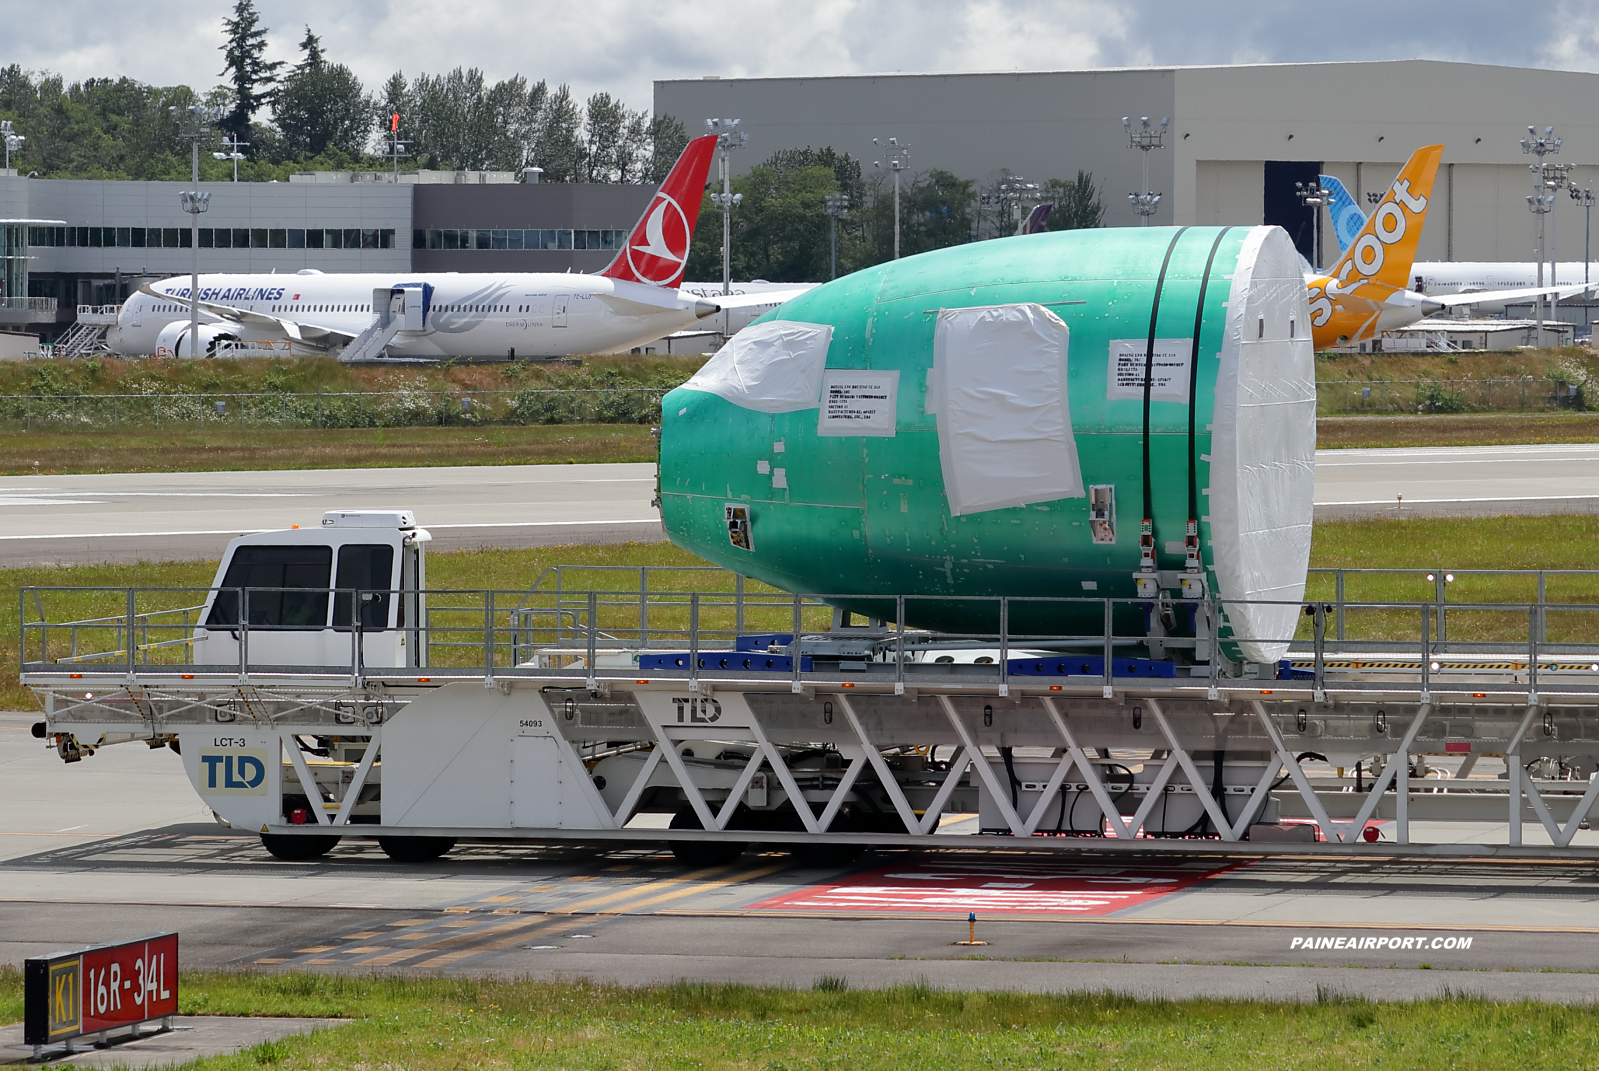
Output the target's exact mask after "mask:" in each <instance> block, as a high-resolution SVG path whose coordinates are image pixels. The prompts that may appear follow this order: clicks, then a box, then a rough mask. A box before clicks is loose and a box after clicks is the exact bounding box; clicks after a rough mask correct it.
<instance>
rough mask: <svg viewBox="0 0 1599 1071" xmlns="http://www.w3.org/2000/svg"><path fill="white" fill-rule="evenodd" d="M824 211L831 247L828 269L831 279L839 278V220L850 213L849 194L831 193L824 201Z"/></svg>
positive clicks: (828, 242)
mask: <svg viewBox="0 0 1599 1071" xmlns="http://www.w3.org/2000/svg"><path fill="white" fill-rule="evenodd" d="M822 211H823V212H824V213H825V214H826V215H827V231H828V235H827V244H828V246H829V249H830V262H831V265H832V266H831V268H830V269H829V271H828V275H827V277H828V278H829V279H837V278H838V221H839V220H841V219H843V218H844V217H845V216H847V215H848V214H849V194H847V193H830V194H828V195H827V196H826V197H825V198H823V202H822Z"/></svg>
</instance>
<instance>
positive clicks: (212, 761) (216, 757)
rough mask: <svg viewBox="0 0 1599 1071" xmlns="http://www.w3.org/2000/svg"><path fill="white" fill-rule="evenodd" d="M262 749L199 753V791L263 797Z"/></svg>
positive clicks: (264, 791)
mask: <svg viewBox="0 0 1599 1071" xmlns="http://www.w3.org/2000/svg"><path fill="white" fill-rule="evenodd" d="M266 772H267V753H266V749H265V748H247V749H243V750H232V751H202V752H201V753H200V782H201V784H200V791H201V792H202V793H204V794H206V795H210V796H217V795H236V796H264V795H266V790H267V784H266Z"/></svg>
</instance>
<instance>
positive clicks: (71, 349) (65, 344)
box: [55, 305, 122, 358]
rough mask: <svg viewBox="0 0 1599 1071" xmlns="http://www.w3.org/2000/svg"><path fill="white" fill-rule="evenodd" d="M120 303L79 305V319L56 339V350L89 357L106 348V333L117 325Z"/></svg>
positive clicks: (70, 354) (69, 354) (75, 355)
mask: <svg viewBox="0 0 1599 1071" xmlns="http://www.w3.org/2000/svg"><path fill="white" fill-rule="evenodd" d="M121 308H122V307H121V306H120V305H79V306H78V319H77V320H76V322H74V323H73V325H72V326H71V327H69V328H67V332H66V334H64V335H62V336H61V337H60V338H58V339H57V340H56V344H55V345H56V352H57V353H59V354H61V355H62V356H65V357H73V358H76V357H87V356H89V355H90V354H92V353H102V352H104V351H105V349H106V344H105V333H106V331H107V330H108V329H110V328H112V327H115V326H116V323H117V313H118V312H119V311H121Z"/></svg>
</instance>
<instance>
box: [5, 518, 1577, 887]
mask: <svg viewBox="0 0 1599 1071" xmlns="http://www.w3.org/2000/svg"><path fill="white" fill-rule="evenodd" d="M374 523H376V522H374ZM397 531H398V530H397ZM271 535H272V536H273V537H277V538H287V534H286V533H273V534H271ZM320 535H323V533H318V532H315V531H312V532H310V533H309V534H307V535H306V537H305V538H306V540H307V541H308V542H312V541H314V537H317V536H320ZM357 537H359V538H360V539H363V540H364V539H366V536H365V535H363V534H361V533H359V532H356V533H353V534H352V533H350V532H348V531H344V534H343V536H342V537H341V538H345V539H346V541H348V540H353V539H356V538H357ZM251 538H253V539H257V540H259V539H261V537H251ZM331 538H332V537H329V539H330V540H331ZM383 538H385V539H387V538H388V537H387V536H384V537H383ZM269 541H270V540H269ZM328 545H329V546H330V547H331V546H332V542H331V541H330V542H329V543H328ZM404 545H405V544H404V540H403V537H402V536H400V535H396V536H395V546H396V548H397V550H399V549H400V548H402V547H403V546H404ZM237 554H238V550H237V549H235V550H234V551H233V556H236V555H237ZM363 560H364V561H366V562H367V564H366V565H365V566H363V568H365V569H366V574H365V578H364V579H361V580H359V581H358V582H356V583H353V584H352V583H351V581H350V579H348V578H346V577H344V576H342V575H341V576H339V577H335V578H332V579H316V580H315V583H316V584H319V585H321V588H320V590H315V591H312V590H311V589H310V588H304V587H301V588H296V587H294V586H293V585H292V584H288V583H287V577H288V574H287V573H285V574H283V576H284V579H280V580H279V581H278V582H277V583H276V584H271V585H268V584H264V583H263V584H262V585H261V586H260V587H255V586H253V585H254V583H255V580H254V579H251V580H243V581H241V580H239V579H237V578H234V579H230V578H229V577H230V574H229V573H228V568H229V561H224V563H223V568H222V569H221V570H220V571H219V574H218V576H219V579H218V581H217V583H216V585H214V586H213V587H212V588H210V589H202V590H197V591H174V590H170V589H144V588H129V589H123V588H117V589H102V590H94V591H88V590H84V589H54V588H42V587H41V588H25V589H23V592H22V621H21V628H22V650H23V655H22V659H23V661H22V679H23V681H24V683H25V684H27V685H28V686H29V687H31V688H33V689H34V691H35V692H36V693H37V694H38V695H39V696H40V697H41V698H42V700H43V702H44V704H45V711H46V713H45V718H44V720H43V721H42V722H41V723H40V724H39V725H38V726H37V727H36V730H35V731H36V735H38V736H40V737H42V738H43V739H44V740H45V741H47V742H48V743H49V744H50V745H51V746H53V747H54V748H55V749H56V750H57V751H58V752H59V753H60V755H61V757H62V758H63V759H65V760H67V761H69V762H72V761H79V760H82V759H85V758H88V757H89V756H92V755H93V754H94V752H95V751H96V750H98V749H99V748H102V747H106V746H110V745H111V744H115V743H133V742H142V743H144V744H146V745H147V746H149V747H152V748H155V747H162V746H167V747H171V748H173V749H174V750H176V751H179V752H180V753H181V755H182V756H183V762H184V764H185V767H186V769H187V770H188V773H189V776H190V778H191V780H192V781H193V783H194V784H195V787H196V789H197V791H198V792H199V794H200V795H201V797H202V799H204V801H205V802H206V804H207V805H208V806H210V807H211V808H212V809H213V810H214V811H215V812H216V813H217V815H218V816H219V818H220V819H221V820H223V821H225V822H227V823H229V824H231V825H234V826H236V827H240V828H247V829H251V830H254V831H257V832H259V833H261V834H262V835H263V839H264V841H265V842H266V843H267V845H268V847H269V848H270V849H271V850H272V851H273V852H274V853H275V854H278V855H280V856H283V857H286V858H308V857H312V856H315V855H318V854H321V853H322V852H325V851H326V850H328V848H330V847H332V846H333V845H335V844H336V843H337V842H338V840H339V838H341V837H346V836H356V837H376V838H378V840H379V841H380V843H381V844H382V845H383V846H384V848H385V849H386V850H388V851H389V852H390V854H392V855H394V856H396V857H397V858H411V859H415V858H422V857H427V856H430V855H436V854H438V853H440V852H442V851H445V850H448V848H449V847H450V846H451V845H452V844H453V843H454V842H455V841H456V840H458V839H461V838H481V839H488V840H496V841H538V842H549V841H553V840H571V839H579V840H583V841H586V842H594V841H599V840H605V841H629V842H642V843H667V844H670V845H671V846H672V847H673V849H674V851H676V852H677V853H678V854H679V855H680V856H682V857H683V858H685V859H687V860H689V861H692V862H698V863H705V862H714V861H717V860H720V859H725V858H728V857H730V855H734V854H737V853H738V852H740V851H742V850H743V849H744V848H745V847H746V846H747V845H749V844H751V843H765V844H773V845H786V846H788V847H790V848H791V849H793V850H794V851H795V852H796V853H799V854H801V855H805V856H807V857H808V858H812V859H840V858H847V857H849V856H850V855H852V854H853V853H855V852H858V851H860V850H861V849H863V848H865V847H867V846H871V845H943V846H949V845H952V844H954V843H959V844H962V845H968V844H969V845H971V846H974V847H975V846H987V847H996V846H1015V845H1016V844H1017V843H1018V841H1019V840H1021V839H1025V841H1026V843H1027V846H1028V847H1029V848H1030V849H1047V850H1056V851H1065V852H1070V851H1080V850H1085V849H1092V850H1105V849H1107V848H1111V849H1117V848H1119V849H1123V850H1131V851H1176V852H1229V853H1235V854H1236V853H1238V852H1240V851H1244V852H1249V853H1260V852H1312V853H1314V852H1330V853H1346V854H1347V853H1357V854H1358V853H1362V852H1365V853H1371V852H1376V853H1391V852H1407V853H1416V854H1421V855H1458V854H1460V853H1461V852H1463V851H1469V852H1471V853H1474V854H1496V853H1507V852H1514V853H1517V854H1528V853H1532V854H1539V853H1543V854H1555V855H1564V856H1587V857H1593V856H1599V843H1596V842H1587V838H1586V837H1585V836H1584V835H1583V833H1582V830H1583V829H1584V827H1585V826H1586V824H1587V820H1588V816H1589V813H1590V811H1591V809H1592V807H1593V805H1594V803H1595V801H1596V798H1599V779H1595V777H1594V773H1595V770H1596V767H1599V644H1595V643H1593V642H1590V637H1591V636H1592V635H1593V628H1592V626H1593V623H1595V622H1596V621H1599V600H1596V601H1593V602H1587V601H1559V600H1560V599H1562V598H1566V599H1570V598H1571V595H1572V594H1573V593H1579V594H1580V592H1581V591H1583V590H1586V589H1587V588H1589V587H1591V586H1594V585H1595V583H1596V581H1599V573H1576V572H1570V573H1559V574H1555V573H1549V574H1541V573H1540V574H1533V573H1527V574H1525V575H1524V576H1523V579H1524V580H1525V581H1526V582H1527V584H1528V586H1529V587H1531V586H1532V583H1533V581H1534V580H1535V581H1536V587H1537V593H1538V598H1537V601H1528V602H1515V603H1512V602H1503V601H1484V602H1465V601H1461V600H1458V599H1453V600H1451V599H1449V598H1446V597H1445V596H1446V594H1447V591H1446V587H1445V581H1443V580H1442V579H1441V577H1435V575H1434V574H1432V573H1423V572H1422V571H1414V572H1405V571H1393V573H1394V574H1395V576H1397V577H1399V578H1400V579H1401V580H1404V582H1405V583H1406V584H1411V586H1415V587H1419V588H1420V589H1422V590H1423V591H1428V589H1434V588H1435V589H1436V591H1435V592H1432V591H1428V593H1429V594H1434V597H1432V598H1425V599H1420V600H1415V601H1401V600H1394V599H1383V600H1374V599H1367V600H1365V601H1356V600H1355V599H1352V598H1350V597H1348V596H1349V591H1348V590H1347V589H1349V588H1350V587H1359V586H1360V584H1361V583H1367V582H1375V581H1384V582H1386V579H1390V578H1384V577H1381V576H1378V577H1372V576H1370V575H1367V574H1365V573H1362V572H1361V571H1355V570H1348V571H1334V572H1335V574H1336V575H1333V574H1332V573H1329V574H1327V575H1313V576H1312V577H1311V585H1310V587H1311V590H1312V591H1313V592H1324V593H1325V598H1323V599H1320V600H1319V601H1315V602H1310V603H1306V604H1303V605H1302V606H1301V607H1300V608H1299V610H1298V611H1297V612H1298V613H1300V614H1301V615H1302V616H1300V617H1299V618H1298V620H1299V622H1300V624H1299V627H1298V628H1297V629H1296V631H1295V634H1294V635H1292V636H1284V637H1258V639H1260V640H1262V641H1263V642H1266V641H1282V642H1287V643H1288V645H1289V648H1288V650H1289V654H1288V656H1287V657H1286V658H1284V659H1283V660H1281V661H1280V662H1278V663H1274V664H1248V663H1236V662H1229V661H1227V660H1225V659H1223V658H1220V657H1216V658H1210V659H1200V658H1198V657H1196V655H1197V654H1198V653H1199V649H1198V648H1197V646H1196V647H1193V648H1188V649H1185V648H1182V647H1180V646H1175V645H1172V644H1171V642H1170V640H1168V641H1167V645H1166V647H1165V649H1164V651H1163V652H1161V653H1160V654H1159V655H1158V656H1156V652H1154V651H1152V650H1151V648H1150V646H1149V637H1147V636H1146V635H1143V634H1140V635H1121V634H1118V633H1117V632H1116V631H1115V630H1114V629H1112V628H1106V629H1104V630H1101V631H1099V632H1096V633H1093V634H1082V633H1080V632H1079V633H1070V634H1066V633H1063V634H1058V635H1040V634H1038V632H1037V630H1036V629H1032V630H1030V631H1029V632H1027V633H1025V634H1023V633H1017V632H1012V631H1011V630H1010V629H1009V628H1008V626H1007V624H1006V623H1007V622H1008V621H1009V620H1012V619H1019V618H1023V617H1025V619H1026V620H1029V621H1036V620H1039V619H1040V617H1048V616H1049V610H1050V608H1049V607H1048V606H1029V607H1027V608H1026V611H1027V612H1026V613H1025V615H1023V614H1021V613H1018V606H1017V604H1018V603H1022V602H1028V601H1033V602H1040V603H1046V602H1060V601H1071V602H1073V603H1081V604H1084V605H1074V606H1072V607H1070V608H1062V613H1061V614H1060V617H1061V619H1063V620H1068V619H1069V620H1081V619H1082V617H1083V611H1084V610H1085V609H1087V608H1089V606H1088V604H1092V608H1093V609H1095V610H1096V611H1097V612H1098V614H1099V615H1100V616H1101V619H1102V620H1104V621H1106V622H1114V621H1116V620H1119V619H1124V618H1125V615H1126V613H1127V612H1128V611H1129V610H1132V609H1137V607H1121V606H1118V605H1116V604H1117V603H1118V602H1121V601H1124V600H1115V599H1093V598H1084V599H1076V600H1024V599H1020V598H1006V599H994V600H991V601H993V602H994V604H995V605H994V606H993V611H994V616H995V619H996V620H997V621H998V622H999V628H998V629H997V630H995V631H992V632H986V633H963V634H956V633H937V632H928V631H918V630H913V629H909V628H907V627H906V626H905V625H904V621H905V620H906V619H907V616H908V615H911V616H914V608H913V607H912V608H909V609H908V607H909V604H910V603H911V602H913V601H914V599H915V598H916V596H912V595H905V596H898V597H895V598H893V599H891V600H889V602H890V603H891V605H893V606H894V608H895V613H894V617H893V619H887V620H877V621H865V622H859V621H857V620H856V619H853V618H851V617H850V615H848V614H846V613H844V612H842V611H838V610H835V609H833V607H834V606H835V605H836V604H838V603H840V602H848V601H849V598H850V596H849V594H848V593H843V594H823V595H809V596H797V595H792V594H788V593H783V592H779V591H775V590H774V589H770V588H766V587H764V586H761V585H758V584H755V583H753V582H747V581H744V580H743V579H741V578H735V577H730V575H729V574H725V573H722V572H720V571H718V570H703V571H698V572H683V571H676V572H673V571H668V570H652V569H625V570H615V571H592V570H590V571H583V572H579V571H575V570H566V569H557V570H551V571H550V573H548V574H547V575H546V576H545V577H543V578H541V582H540V584H538V585H536V586H535V587H534V588H533V589H531V590H527V591H497V590H496V591H490V590H484V591H440V590H426V589H425V586H424V584H425V580H424V579H423V574H422V572H421V568H420V562H418V564H417V567H416V568H415V569H414V570H413V571H412V572H411V573H403V572H401V571H398V569H396V570H395V571H391V572H387V573H383V574H382V575H381V576H380V575H379V573H380V572H381V570H374V568H373V567H372V566H371V558H370V556H368V557H367V558H366V559H363ZM325 572H326V570H325V569H324V570H323V573H325ZM322 575H323V574H322V573H318V574H317V577H319V578H320V577H322ZM356 575H357V574H355V573H352V574H350V576H351V577H354V576H356ZM1448 575H1449V578H1450V580H1456V579H1464V578H1466V577H1467V575H1468V574H1465V573H1458V574H1448ZM1423 576H1426V577H1427V578H1428V579H1427V580H1425V581H1424V580H1422V577H1423ZM1407 578H1408V579H1407ZM1412 581H1413V582H1414V583H1413V584H1412V583H1411V582H1412ZM237 584H248V585H252V586H248V587H234V586H233V585H237ZM290 596H292V598H291V597H290ZM974 598H975V597H974ZM295 600H299V601H298V602H296V601H295ZM307 600H309V602H310V603H311V604H312V609H311V610H310V611H308V612H305V613H301V611H304V609H305V603H306V601H307ZM219 603H220V604H221V605H224V606H226V607H229V608H230V609H229V610H228V612H226V613H224V614H223V615H222V618H218V616H217V610H216V607H217V606H218V605H219ZM288 606H295V607H298V609H296V610H295V613H294V614H285V613H284V612H282V611H283V609H284V608H285V607H288ZM341 606H343V607H345V608H347V612H346V613H345V614H344V615H343V616H342V617H340V616H338V613H337V611H338V608H339V607H341ZM235 607H236V608H237V609H238V612H236V613H235V612H233V610H232V609H231V608H235ZM263 607H265V608H267V609H265V610H263V609H262V608H263ZM274 607H275V608H277V609H276V611H275V612H276V616H274V611H273V608H274ZM356 607H379V608H381V609H372V610H370V611H367V612H355V610H354V609H353V608H356ZM403 607H410V608H411V610H410V612H409V616H402V615H401V613H400V610H401V608H403ZM1066 609H1069V611H1070V612H1065V611H1066ZM1205 610H1206V611H1207V612H1208V613H1210V614H1212V615H1214V616H1216V617H1217V618H1219V617H1220V615H1223V614H1232V611H1233V608H1232V607H1230V606H1228V605H1226V604H1225V603H1223V602H1221V601H1219V600H1215V599H1211V600H1210V604H1209V605H1208V606H1207V607H1206V608H1205ZM295 614H299V615H300V616H301V617H304V618H305V619H304V620H297V621H294V622H291V621H289V620H288V618H289V617H293V616H295ZM319 614H321V615H322V616H318V615H319ZM219 631H226V632H228V633H229V635H230V636H232V635H233V634H235V633H236V638H232V639H229V640H228V641H227V642H226V643H222V644H217V643H213V642H212V641H211V640H210V639H209V638H208V637H210V636H214V635H216V634H217V633H218V632H219ZM375 639H376V640H378V641H379V642H374V640H375ZM1194 642H1196V643H1197V641H1194ZM402 651H403V652H406V653H404V654H401V653H400V652H402ZM952 814H962V815H969V814H975V815H977V816H978V818H979V822H978V825H979V828H980V830H981V832H980V833H978V834H976V835H962V836H960V837H959V838H958V839H957V837H956V836H955V835H954V834H952V833H950V832H948V831H943V832H941V827H943V826H944V825H945V824H946V823H945V819H946V818H947V817H948V816H950V815H952ZM1435 823H1452V824H1453V823H1467V826H1466V827H1465V828H1469V829H1470V831H1471V835H1472V837H1473V840H1472V842H1471V843H1470V845H1469V846H1468V845H1466V844H1463V843H1460V842H1459V839H1458V836H1457V835H1451V836H1444V835H1443V834H1444V833H1445V832H1447V831H1446V830H1445V828H1444V827H1443V826H1441V825H1437V824H1435ZM1460 828H1462V827H1460V826H1458V825H1452V826H1451V827H1450V829H1453V830H1454V831H1455V833H1456V834H1457V833H1458V830H1459V829H1460ZM1529 828H1530V829H1532V830H1533V831H1534V835H1533V836H1532V837H1531V838H1530V839H1529V838H1528V837H1527V835H1526V831H1527V830H1528V829H1529ZM1535 842H1536V843H1535Z"/></svg>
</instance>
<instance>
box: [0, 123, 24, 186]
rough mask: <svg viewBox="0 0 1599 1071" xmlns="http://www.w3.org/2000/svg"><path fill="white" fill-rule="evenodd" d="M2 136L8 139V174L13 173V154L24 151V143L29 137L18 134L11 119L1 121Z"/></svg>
mask: <svg viewBox="0 0 1599 1071" xmlns="http://www.w3.org/2000/svg"><path fill="white" fill-rule="evenodd" d="M0 136H3V137H4V138H5V139H6V174H8V175H9V174H10V173H11V154H12V153H14V152H21V151H22V143H23V142H24V141H27V140H28V139H27V138H25V137H23V136H22V135H21V134H18V133H17V131H16V129H15V128H14V127H13V126H12V125H11V120H10V119H6V120H4V121H0Z"/></svg>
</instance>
